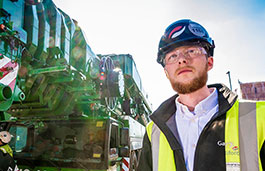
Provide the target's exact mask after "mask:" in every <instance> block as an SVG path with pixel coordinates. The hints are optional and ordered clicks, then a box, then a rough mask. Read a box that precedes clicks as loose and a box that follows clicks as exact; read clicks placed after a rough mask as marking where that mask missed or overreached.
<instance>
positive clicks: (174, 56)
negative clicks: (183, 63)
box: [169, 54, 178, 59]
mask: <svg viewBox="0 0 265 171" xmlns="http://www.w3.org/2000/svg"><path fill="white" fill-rule="evenodd" d="M177 57H178V55H175V54H174V55H171V56H170V57H169V59H170V58H172V59H173V58H177Z"/></svg>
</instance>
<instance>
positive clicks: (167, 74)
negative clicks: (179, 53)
mask: <svg viewBox="0 0 265 171" xmlns="http://www.w3.org/2000/svg"><path fill="white" fill-rule="evenodd" d="M164 71H165V74H166V76H167V78H168V79H169V76H168V72H167V70H166V68H164Z"/></svg>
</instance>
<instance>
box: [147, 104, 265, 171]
mask: <svg viewBox="0 0 265 171" xmlns="http://www.w3.org/2000/svg"><path fill="white" fill-rule="evenodd" d="M238 118H240V119H239V120H238ZM146 129H147V135H148V138H149V140H150V142H151V144H152V157H153V170H154V171H164V170H167V171H173V170H176V166H175V162H174V154H173V151H172V149H171V148H170V146H169V144H168V141H167V139H166V137H165V135H164V134H163V133H162V132H161V131H160V129H159V128H158V127H157V126H156V124H154V123H153V121H152V122H150V123H149V124H148V125H147V128H146ZM246 135H247V136H246ZM264 142H265V102H261V101H259V102H240V103H239V102H238V101H236V102H235V104H234V105H233V107H232V108H231V109H230V110H229V111H228V112H227V115H226V123H225V152H226V156H225V158H226V170H227V171H238V170H240V169H241V171H248V170H251V171H262V165H261V160H260V150H261V148H262V145H263V143H264ZM239 145H240V146H241V149H240V148H239ZM239 149H240V153H239ZM240 161H241V163H240Z"/></svg>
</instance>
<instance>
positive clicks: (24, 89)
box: [0, 0, 151, 171]
mask: <svg viewBox="0 0 265 171" xmlns="http://www.w3.org/2000/svg"><path fill="white" fill-rule="evenodd" d="M150 113H151V108H150V105H149V102H148V99H147V95H146V94H145V92H144V90H143V87H142V83H141V79H140V76H139V73H138V71H137V68H136V65H135V63H134V60H133V58H132V56H131V55H129V54H119V55H116V54H111V55H96V54H95V53H94V52H93V51H92V50H91V48H90V46H89V45H88V43H87V41H86V37H85V33H84V32H83V30H82V29H81V28H80V27H79V26H78V24H77V22H76V21H75V20H73V19H72V18H71V17H70V16H68V15H67V14H66V13H64V12H63V11H62V10H60V9H59V8H57V7H56V6H55V4H54V3H53V2H52V1H51V0H43V1H42V2H39V0H0V117H1V119H0V120H1V122H0V129H1V130H7V131H9V132H10V133H11V134H12V135H13V138H12V140H11V142H10V146H11V148H12V149H13V152H14V159H15V160H16V162H17V165H18V167H19V169H22V170H23V169H24V170H26V169H28V170H54V171H57V170H108V169H112V170H122V169H121V167H123V166H122V165H123V164H125V165H124V167H125V166H126V167H127V168H130V170H133V169H134V168H135V167H136V165H137V162H138V157H139V153H140V150H141V147H142V138H143V135H144V132H145V129H144V126H145V125H146V124H147V123H148V121H149V117H148V115H149V114H150ZM125 160H126V161H127V165H126V161H125ZM123 161H125V162H123ZM128 163H129V164H128Z"/></svg>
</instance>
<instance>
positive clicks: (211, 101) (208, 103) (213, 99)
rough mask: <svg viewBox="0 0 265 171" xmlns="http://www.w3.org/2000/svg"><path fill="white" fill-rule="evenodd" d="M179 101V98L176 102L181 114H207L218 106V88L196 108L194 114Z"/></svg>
mask: <svg viewBox="0 0 265 171" xmlns="http://www.w3.org/2000/svg"><path fill="white" fill-rule="evenodd" d="M178 99H179V97H177V98H176V100H175V103H176V107H177V109H178V110H180V112H181V113H193V114H194V115H197V114H201V113H202V114H203V113H207V112H209V111H210V110H211V109H213V108H214V107H215V106H216V105H218V93H217V90H216V88H213V91H212V93H211V94H210V95H209V96H208V97H207V98H205V99H203V100H202V101H201V102H200V103H198V104H197V105H196V106H195V108H194V111H193V112H190V111H189V109H188V107H187V106H185V105H183V104H181V103H180V102H179V101H178Z"/></svg>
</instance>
